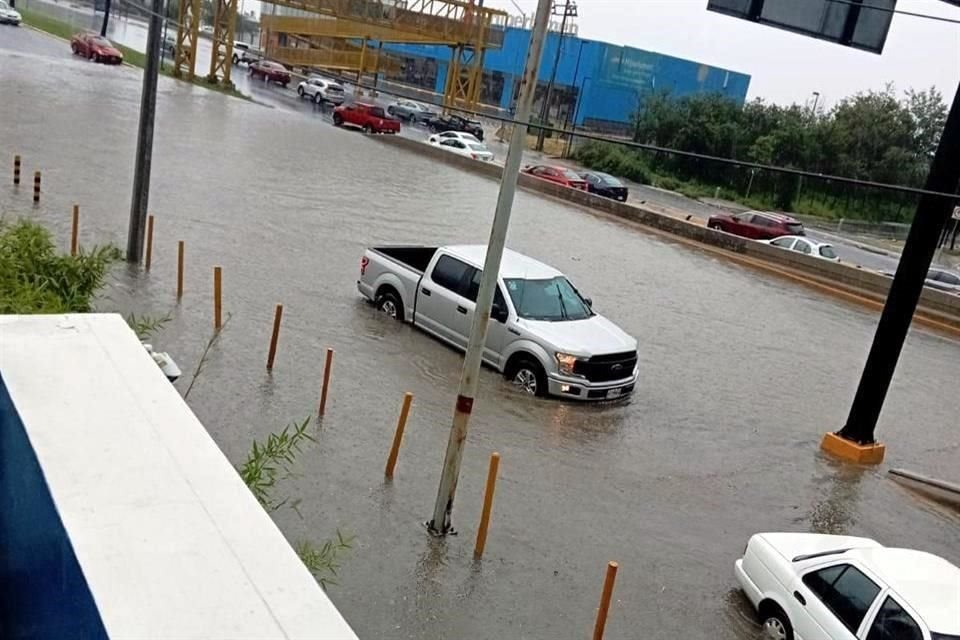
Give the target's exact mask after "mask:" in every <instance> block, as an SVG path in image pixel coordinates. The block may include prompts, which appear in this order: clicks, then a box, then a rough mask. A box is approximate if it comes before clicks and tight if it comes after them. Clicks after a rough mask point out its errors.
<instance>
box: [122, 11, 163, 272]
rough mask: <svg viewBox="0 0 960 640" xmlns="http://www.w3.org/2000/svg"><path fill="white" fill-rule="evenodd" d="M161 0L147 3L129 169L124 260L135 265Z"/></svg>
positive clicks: (143, 214) (146, 186)
mask: <svg viewBox="0 0 960 640" xmlns="http://www.w3.org/2000/svg"><path fill="white" fill-rule="evenodd" d="M161 11H163V0H153V1H152V3H151V14H150V31H149V32H148V34H147V52H146V53H147V64H146V68H144V70H143V88H142V89H141V91H140V125H139V128H138V131H137V155H136V159H135V164H134V169H133V198H132V199H131V202H130V223H129V227H128V228H127V262H132V263H136V264H139V263H140V260H141V259H142V258H143V232H144V225H145V224H146V222H147V201H148V200H149V198H150V161H151V158H152V156H153V120H154V116H155V115H156V110H157V74H158V73H159V71H160V26H161V25H160V12H161Z"/></svg>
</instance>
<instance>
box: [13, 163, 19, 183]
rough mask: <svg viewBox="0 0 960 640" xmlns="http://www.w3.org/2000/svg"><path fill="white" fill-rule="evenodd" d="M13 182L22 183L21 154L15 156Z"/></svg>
mask: <svg viewBox="0 0 960 640" xmlns="http://www.w3.org/2000/svg"><path fill="white" fill-rule="evenodd" d="M13 184H14V185H18V184H20V156H13Z"/></svg>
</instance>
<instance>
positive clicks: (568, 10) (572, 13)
mask: <svg viewBox="0 0 960 640" xmlns="http://www.w3.org/2000/svg"><path fill="white" fill-rule="evenodd" d="M558 9H559V10H560V11H559V12H558ZM550 11H551V13H552V14H553V15H555V16H563V18H562V19H561V20H560V36H559V39H558V41H557V53H556V55H554V57H553V72H552V73H551V74H550V82H548V83H547V91H546V94H545V95H544V96H543V104H542V105H540V125H541V126H540V132H539V133H538V134H537V151H543V139H544V137H546V133H547V132H546V130H545V129H544V128H543V125H544V124H546V121H547V116H548V115H549V112H550V94H551V93H552V92H553V83H554V82H556V80H557V67H558V66H559V65H560V52H561V50H562V49H563V32H564V31H566V28H567V18H576V17H577V3H576V2H574V1H573V0H564V3H563V7H562V9H561V7H560V5H559V3H557V2H554V3H553V6H552V8H551V10H550ZM573 80H574V82H576V80H577V79H576V78H574V79H573Z"/></svg>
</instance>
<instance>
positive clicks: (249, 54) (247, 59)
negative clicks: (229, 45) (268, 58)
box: [233, 40, 263, 65]
mask: <svg viewBox="0 0 960 640" xmlns="http://www.w3.org/2000/svg"><path fill="white" fill-rule="evenodd" d="M260 60H263V52H261V51H260V49H257V48H256V47H254V46H251V45H249V44H247V43H246V42H240V41H239V40H235V41H234V42H233V64H240V63H241V62H242V63H244V64H247V65H251V64H253V63H254V62H258V61H260Z"/></svg>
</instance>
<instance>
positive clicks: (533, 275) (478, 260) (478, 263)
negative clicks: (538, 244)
mask: <svg viewBox="0 0 960 640" xmlns="http://www.w3.org/2000/svg"><path fill="white" fill-rule="evenodd" d="M444 250H445V251H446V252H447V253H449V254H450V255H452V256H455V257H457V258H461V259H463V260H464V261H466V262H469V263H470V264H472V265H473V266H475V267H477V268H478V269H479V268H482V267H483V261H484V259H485V258H486V257H487V247H486V245H482V244H465V245H455V246H451V247H444ZM562 275H563V274H562V273H561V272H559V271H557V270H556V269H554V268H553V267H551V266H550V265H547V264H544V263H542V262H540V261H539V260H534V259H533V258H530V257H528V256H525V255H523V254H521V253H517V252H516V251H512V250H510V249H504V250H503V260H502V261H501V262H500V277H502V278H527V279H544V278H555V277H557V276H562Z"/></svg>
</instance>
